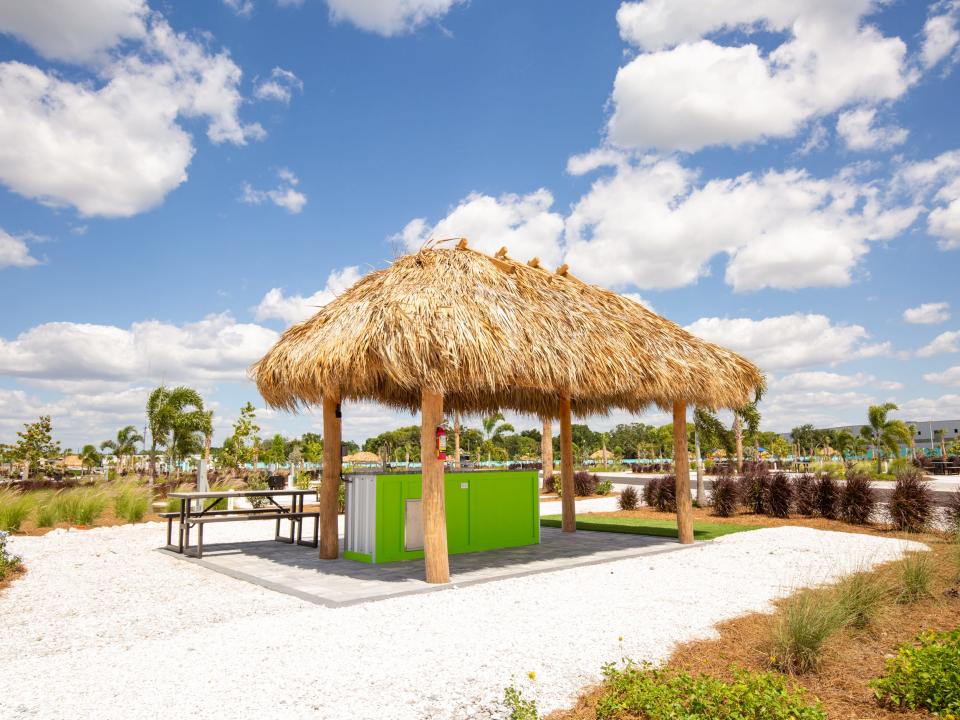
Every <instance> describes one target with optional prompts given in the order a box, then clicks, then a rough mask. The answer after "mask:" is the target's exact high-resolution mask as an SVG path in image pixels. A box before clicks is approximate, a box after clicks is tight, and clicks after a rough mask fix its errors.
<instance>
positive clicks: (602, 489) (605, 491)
mask: <svg viewBox="0 0 960 720" xmlns="http://www.w3.org/2000/svg"><path fill="white" fill-rule="evenodd" d="M611 490H613V482H611V481H610V480H601V481H600V482H598V483H597V489H596V490H595V491H594V492H596V493H597V495H609V494H610V491H611Z"/></svg>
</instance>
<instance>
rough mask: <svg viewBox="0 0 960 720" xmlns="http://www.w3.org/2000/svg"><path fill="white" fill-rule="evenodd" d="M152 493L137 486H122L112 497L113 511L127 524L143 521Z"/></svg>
mask: <svg viewBox="0 0 960 720" xmlns="http://www.w3.org/2000/svg"><path fill="white" fill-rule="evenodd" d="M152 500H153V493H151V492H150V490H148V489H147V488H144V487H140V486H138V485H133V484H127V485H122V486H121V487H120V488H119V489H118V490H117V493H116V495H114V497H113V509H114V512H115V513H116V514H117V517H119V518H123V519H124V520H126V521H127V522H129V523H135V522H140V521H141V520H143V518H144V516H145V515H146V514H147V511H148V510H149V509H150V502H151V501H152Z"/></svg>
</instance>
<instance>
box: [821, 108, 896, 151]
mask: <svg viewBox="0 0 960 720" xmlns="http://www.w3.org/2000/svg"><path fill="white" fill-rule="evenodd" d="M876 114H877V110H876V108H866V107H863V108H855V109H853V110H849V111H847V112H843V113H840V117H839V118H837V133H838V134H839V135H840V137H841V138H843V141H844V143H845V144H846V146H847V147H848V148H849V149H851V150H873V149H877V150H888V149H890V148H892V147H895V146H897V145H902V144H903V143H905V142H906V141H907V135H908V134H909V131H908V130H907V129H906V128H901V127H896V126H894V125H888V126H885V127H877V126H876V125H874V120H875V118H876Z"/></svg>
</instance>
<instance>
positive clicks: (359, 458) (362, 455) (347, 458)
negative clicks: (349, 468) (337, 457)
mask: <svg viewBox="0 0 960 720" xmlns="http://www.w3.org/2000/svg"><path fill="white" fill-rule="evenodd" d="M342 461H343V462H344V463H346V464H347V465H359V464H363V463H366V464H371V463H373V464H377V465H379V464H380V463H381V462H383V461H382V460H381V459H380V456H379V455H377V454H376V453H372V452H367V451H366V450H361V451H360V452H355V453H353V454H352V455H344V456H343V459H342Z"/></svg>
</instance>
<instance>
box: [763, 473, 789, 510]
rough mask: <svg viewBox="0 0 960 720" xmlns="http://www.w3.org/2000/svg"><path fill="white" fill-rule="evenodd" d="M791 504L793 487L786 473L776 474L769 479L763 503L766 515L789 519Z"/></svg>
mask: <svg viewBox="0 0 960 720" xmlns="http://www.w3.org/2000/svg"><path fill="white" fill-rule="evenodd" d="M792 504H793V485H791V484H790V479H789V478H788V477H787V475H786V473H782V472H778V473H774V475H773V476H772V477H771V478H770V482H769V484H768V485H767V497H766V501H765V505H766V509H767V513H769V514H770V515H771V516H772V517H776V518H787V517H790V507H791V505H792Z"/></svg>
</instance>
